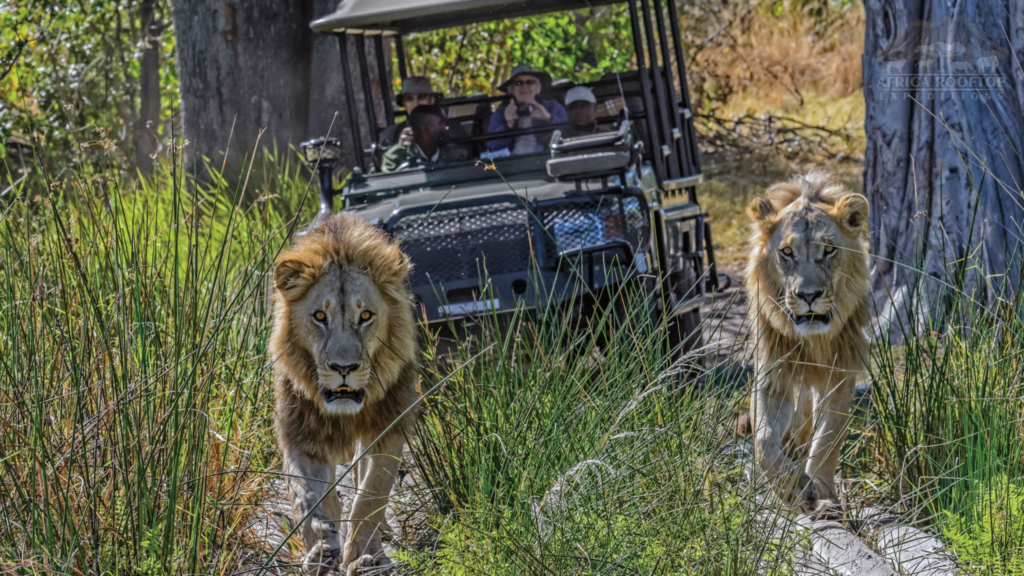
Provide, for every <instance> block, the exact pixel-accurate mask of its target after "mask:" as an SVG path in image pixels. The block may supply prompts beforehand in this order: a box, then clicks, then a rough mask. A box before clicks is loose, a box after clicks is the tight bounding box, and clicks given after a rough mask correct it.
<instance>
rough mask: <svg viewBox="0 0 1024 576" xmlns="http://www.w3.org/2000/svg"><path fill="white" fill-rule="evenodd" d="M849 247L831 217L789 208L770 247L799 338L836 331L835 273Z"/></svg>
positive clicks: (795, 206)
mask: <svg viewBox="0 0 1024 576" xmlns="http://www.w3.org/2000/svg"><path fill="white" fill-rule="evenodd" d="M843 244H844V242H843V238H842V233H841V232H840V231H839V226H837V225H836V222H835V220H834V219H833V218H832V216H831V215H829V214H828V213H826V212H825V211H824V210H822V209H821V208H820V207H816V206H814V205H813V204H811V203H808V202H803V203H799V204H797V203H794V204H793V205H791V206H790V208H788V209H786V210H785V211H784V212H783V214H782V218H781V220H780V221H779V224H778V227H777V228H776V229H775V233H773V234H772V235H771V239H770V241H769V245H768V251H769V257H770V258H771V259H772V260H773V261H774V264H775V267H776V269H777V270H778V274H779V279H780V281H781V284H782V287H783V297H784V302H783V303H784V305H785V308H786V311H787V312H788V313H789V314H788V315H789V319H790V321H792V322H793V329H794V331H796V333H797V334H800V335H802V336H810V335H814V334H825V333H827V332H829V330H830V329H831V328H832V308H833V304H834V302H835V283H834V282H833V279H834V278H835V277H836V270H837V268H839V265H840V264H841V260H842V258H841V257H840V256H839V253H840V251H841V248H840V247H842V246H843Z"/></svg>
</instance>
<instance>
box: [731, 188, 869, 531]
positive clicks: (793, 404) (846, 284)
mask: <svg viewBox="0 0 1024 576" xmlns="http://www.w3.org/2000/svg"><path fill="white" fill-rule="evenodd" d="M747 213H748V214H749V215H750V217H751V218H752V219H753V220H754V227H753V235H752V238H751V243H750V262H749V265H748V267H747V280H746V291H747V299H748V302H749V314H750V320H751V326H752V327H753V328H754V333H753V340H754V346H755V347H756V364H757V366H756V373H757V382H756V384H755V386H754V387H753V389H752V392H751V398H750V411H751V417H752V420H753V430H754V462H755V470H756V469H757V468H756V467H757V466H759V467H760V469H761V471H762V472H763V473H765V474H766V476H767V478H768V479H769V481H770V482H771V483H772V486H773V488H774V489H775V492H776V494H777V495H778V496H779V497H780V498H781V499H782V500H783V501H785V502H787V503H789V504H792V505H795V506H797V507H798V508H800V509H801V510H802V511H804V512H815V513H818V514H832V513H834V512H836V511H838V510H839V500H838V497H837V496H836V490H835V473H836V468H837V466H838V464H839V453H840V449H841V448H842V444H843V442H844V440H845V439H846V433H847V430H848V428H849V416H850V408H851V404H852V399H853V391H854V387H855V385H856V381H857V379H858V378H860V377H861V376H863V375H864V373H865V371H866V361H867V353H868V343H867V339H866V337H865V334H864V329H865V327H866V326H867V325H868V323H869V321H870V316H869V311H868V280H869V278H868V260H867V250H866V246H865V244H866V240H867V225H866V224H867V216H868V201H867V199H865V198H864V197H863V196H861V195H859V194H854V193H852V192H850V191H849V190H848V189H847V188H846V187H844V186H843V185H842V184H841V183H840V182H839V181H838V179H837V178H836V177H835V176H834V175H833V174H831V173H828V172H820V171H814V172H810V173H809V174H806V175H803V176H797V177H795V178H793V179H791V180H789V181H786V182H781V183H778V184H775V185H773V186H771V187H770V188H768V190H767V191H766V192H765V194H764V195H763V196H761V197H759V198H755V199H754V200H753V201H752V202H751V203H750V206H749V207H748V208H747ZM805 459H806V463H805V465H804V466H800V465H799V464H798V463H799V462H802V461H803V460H805Z"/></svg>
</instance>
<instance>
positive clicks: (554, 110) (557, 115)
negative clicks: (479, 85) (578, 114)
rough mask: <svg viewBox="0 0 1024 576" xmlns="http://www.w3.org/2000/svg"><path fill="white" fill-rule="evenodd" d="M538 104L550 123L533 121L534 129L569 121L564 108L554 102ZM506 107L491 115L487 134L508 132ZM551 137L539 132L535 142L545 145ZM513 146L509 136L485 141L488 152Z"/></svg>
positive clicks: (500, 107) (539, 102)
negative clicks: (548, 116)
mask: <svg viewBox="0 0 1024 576" xmlns="http://www.w3.org/2000/svg"><path fill="white" fill-rule="evenodd" d="M537 103H538V104H540V105H541V106H543V107H544V109H545V110H547V111H548V114H550V115H551V122H543V121H541V120H537V119H534V122H535V124H534V125H533V127H534V128H536V127H539V126H544V125H546V124H564V123H566V122H568V121H569V116H567V115H566V113H565V107H564V106H562V105H561V104H559V103H558V102H555V101H554V100H538V101H537ZM507 107H508V102H506V103H504V104H502V105H501V106H498V109H497V110H495V111H494V113H493V114H491V122H490V124H489V125H488V126H487V133H488V134H499V133H501V132H508V131H509V130H510V128H509V127H508V123H507V122H505V108H507ZM550 137H551V133H550V132H541V133H540V134H537V142H538V143H541V144H543V143H545V142H546V140H547V138H550ZM514 145H515V138H514V137H512V136H509V137H507V138H498V139H496V140H488V141H487V149H488V150H501V149H502V148H508V149H509V150H511V149H512V147H513V146H514Z"/></svg>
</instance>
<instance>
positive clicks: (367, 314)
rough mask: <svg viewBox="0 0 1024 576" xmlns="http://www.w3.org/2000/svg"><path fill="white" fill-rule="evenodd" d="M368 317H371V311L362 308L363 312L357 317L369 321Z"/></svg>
mask: <svg viewBox="0 0 1024 576" xmlns="http://www.w3.org/2000/svg"><path fill="white" fill-rule="evenodd" d="M370 318H373V312H370V311H369V310H363V313H362V314H360V315H359V319H360V320H362V321H363V322H367V321H369V320H370Z"/></svg>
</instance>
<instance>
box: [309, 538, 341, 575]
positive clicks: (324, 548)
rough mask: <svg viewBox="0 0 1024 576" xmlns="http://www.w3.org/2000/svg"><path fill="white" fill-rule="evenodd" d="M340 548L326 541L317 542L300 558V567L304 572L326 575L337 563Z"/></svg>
mask: <svg viewBox="0 0 1024 576" xmlns="http://www.w3.org/2000/svg"><path fill="white" fill-rule="evenodd" d="M340 556H341V549H340V548H338V547H337V546H331V545H329V544H327V543H326V542H318V543H317V544H316V546H313V548H312V549H311V550H310V551H309V552H307V553H306V557H305V558H304V559H303V560H302V569H303V571H304V572H305V573H306V574H315V575H317V576H320V575H326V574H327V573H328V572H330V571H331V570H332V569H333V568H335V567H336V566H337V564H338V559H339V557H340Z"/></svg>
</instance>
